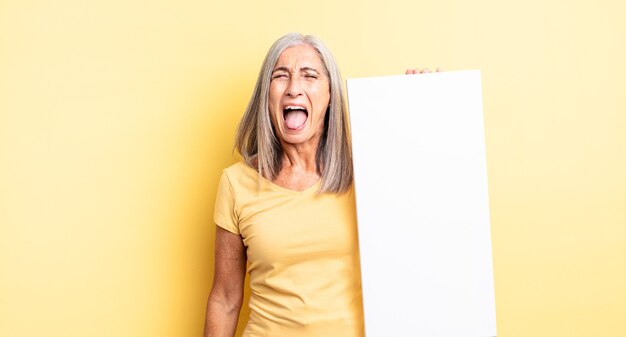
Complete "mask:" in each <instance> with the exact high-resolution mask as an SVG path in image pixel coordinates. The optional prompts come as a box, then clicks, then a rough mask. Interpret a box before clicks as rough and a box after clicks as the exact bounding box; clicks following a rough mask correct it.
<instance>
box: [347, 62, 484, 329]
mask: <svg viewBox="0 0 626 337" xmlns="http://www.w3.org/2000/svg"><path fill="white" fill-rule="evenodd" d="M348 102H349V106H350V120H351V128H352V147H353V154H354V170H355V172H354V174H355V189H356V204H357V215H358V226H359V245H360V253H361V273H362V279H363V302H364V310H365V329H366V335H367V337H389V336H394V337H402V336H424V337H486V336H495V335H496V318H495V298H494V285H493V267H492V255H491V231H490V221H489V200H488V193H487V168H486V157H485V139H484V127H483V115H482V93H481V79H480V72H479V71H461V72H444V73H431V74H421V75H400V76H389V77H376V78H360V79H349V80H348Z"/></svg>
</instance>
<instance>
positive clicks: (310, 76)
mask: <svg viewBox="0 0 626 337" xmlns="http://www.w3.org/2000/svg"><path fill="white" fill-rule="evenodd" d="M304 77H306V78H311V79H316V78H317V75H313V74H306V75H304Z"/></svg>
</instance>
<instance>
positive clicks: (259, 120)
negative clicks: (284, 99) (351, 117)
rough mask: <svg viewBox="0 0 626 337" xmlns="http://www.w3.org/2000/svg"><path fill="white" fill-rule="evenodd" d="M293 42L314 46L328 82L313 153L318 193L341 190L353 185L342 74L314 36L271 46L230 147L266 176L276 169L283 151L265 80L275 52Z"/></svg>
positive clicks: (283, 39)
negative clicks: (321, 125) (319, 178)
mask: <svg viewBox="0 0 626 337" xmlns="http://www.w3.org/2000/svg"><path fill="white" fill-rule="evenodd" d="M298 45H309V46H311V47H313V48H314V49H315V50H317V52H318V53H319V55H320V58H321V59H322V63H323V64H324V67H325V68H326V69H325V70H326V72H327V74H328V78H329V83H330V104H329V106H328V111H326V119H325V121H324V132H323V133H322V136H321V138H320V143H319V146H318V149H317V153H316V164H317V170H318V173H319V174H320V175H321V176H322V184H321V186H320V192H331V193H343V192H346V191H348V190H349V188H350V186H351V185H352V154H351V150H350V149H351V148H350V142H349V141H350V138H349V136H348V121H347V109H346V104H345V100H344V97H343V86H342V80H341V74H340V73H339V68H338V67H337V63H336V62H335V59H334V58H333V56H332V54H331V53H330V50H329V49H328V48H327V47H326V46H325V45H324V44H323V43H322V41H320V40H319V39H318V38H316V37H315V36H311V35H306V36H303V35H302V34H298V33H292V34H287V35H285V36H283V37H281V38H280V39H278V40H277V41H276V42H274V44H273V45H272V47H270V49H269V51H268V52H267V55H266V56H265V60H264V61H263V66H262V67H261V71H260V73H259V77H258V79H257V82H256V86H255V88H254V92H253V93H252V98H251V99H250V102H249V103H248V107H247V108H246V112H245V114H244V115H243V117H242V119H241V122H240V123H239V129H238V130H237V135H236V138H235V148H236V149H237V151H238V152H239V153H240V154H241V156H242V157H243V159H244V161H245V162H246V163H247V164H248V165H250V166H251V167H254V168H256V169H257V171H258V172H259V175H261V176H263V177H265V178H266V179H269V180H273V179H274V178H276V176H277V175H278V173H279V172H280V170H281V167H282V154H283V151H282V147H281V145H280V140H279V139H278V138H277V136H276V133H275V131H274V127H273V126H272V122H271V119H270V116H269V109H268V98H269V89H270V80H271V74H272V71H273V70H274V67H275V65H276V62H277V61H278V58H279V57H280V54H281V53H282V52H283V51H284V50H285V49H287V48H289V47H293V46H298Z"/></svg>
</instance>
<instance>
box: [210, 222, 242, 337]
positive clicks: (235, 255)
mask: <svg viewBox="0 0 626 337" xmlns="http://www.w3.org/2000/svg"><path fill="white" fill-rule="evenodd" d="M216 227H217V229H216V232H215V274H214V277H213V288H212V289H211V294H210V295H209V301H208V303H207V309H206V322H205V325H204V337H233V336H234V335H235V331H236V330H237V320H238V319H239V310H240V309H241V303H242V301H243V286H244V280H245V277H246V249H245V247H244V245H243V241H242V239H241V236H239V235H237V234H233V233H231V232H229V231H227V230H225V229H223V228H221V227H220V226H216Z"/></svg>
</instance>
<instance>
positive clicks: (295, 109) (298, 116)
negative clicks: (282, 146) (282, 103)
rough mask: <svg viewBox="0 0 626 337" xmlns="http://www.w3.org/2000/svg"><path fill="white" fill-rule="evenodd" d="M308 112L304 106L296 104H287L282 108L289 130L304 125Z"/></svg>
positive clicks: (298, 128)
mask: <svg viewBox="0 0 626 337" xmlns="http://www.w3.org/2000/svg"><path fill="white" fill-rule="evenodd" d="M307 118H309V112H308V111H307V110H306V108H305V107H302V106H297V105H288V106H286V107H285V109H283V119H284V120H285V125H286V126H287V129H289V130H300V129H302V128H303V127H304V124H305V123H306V120H307Z"/></svg>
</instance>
